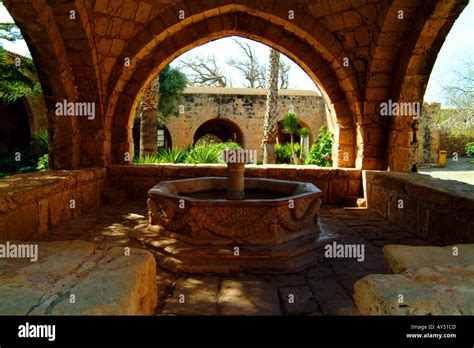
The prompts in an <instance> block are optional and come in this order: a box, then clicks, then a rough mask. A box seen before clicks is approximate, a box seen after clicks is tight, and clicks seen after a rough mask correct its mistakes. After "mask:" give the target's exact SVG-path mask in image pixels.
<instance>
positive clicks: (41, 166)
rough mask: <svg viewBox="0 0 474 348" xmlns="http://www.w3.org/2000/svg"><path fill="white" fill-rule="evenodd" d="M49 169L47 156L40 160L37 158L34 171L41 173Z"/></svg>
mask: <svg viewBox="0 0 474 348" xmlns="http://www.w3.org/2000/svg"><path fill="white" fill-rule="evenodd" d="M48 169H49V155H48V154H44V155H43V156H41V157H40V158H38V162H37V164H36V170H39V171H43V170H48Z"/></svg>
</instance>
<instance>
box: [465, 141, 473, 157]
mask: <svg viewBox="0 0 474 348" xmlns="http://www.w3.org/2000/svg"><path fill="white" fill-rule="evenodd" d="M466 153H467V154H468V155H469V156H474V141H473V142H470V143H467V144H466Z"/></svg>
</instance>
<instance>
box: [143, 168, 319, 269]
mask: <svg viewBox="0 0 474 348" xmlns="http://www.w3.org/2000/svg"><path fill="white" fill-rule="evenodd" d="M244 187H245V196H244V199H242V200H227V199H225V197H226V190H227V179H226V178H221V177H202V178H194V179H184V180H173V181H164V182H161V183H160V184H158V185H156V186H155V187H153V188H152V189H151V190H150V191H149V192H148V196H149V198H148V210H149V218H150V226H149V230H150V231H154V232H155V233H156V236H155V237H154V238H150V240H149V241H148V244H150V245H154V246H155V248H156V249H157V251H158V252H159V253H161V254H162V256H163V257H162V259H161V261H162V263H163V266H165V267H168V268H172V269H174V270H181V271H187V272H219V273H221V272H222V273H230V272H242V271H248V272H264V273H285V272H292V271H297V270H300V269H302V268H305V267H306V266H308V265H309V264H311V263H313V262H315V260H316V252H315V249H316V248H317V247H318V246H320V245H321V243H322V240H321V238H319V236H320V229H319V226H318V223H317V219H318V213H319V208H320V205H321V196H322V192H321V191H320V190H319V189H318V188H317V187H316V186H314V185H313V184H310V183H302V182H292V181H283V180H272V179H245V181H244ZM323 239H324V241H325V242H327V239H328V238H323Z"/></svg>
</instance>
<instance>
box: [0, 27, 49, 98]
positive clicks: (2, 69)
mask: <svg viewBox="0 0 474 348" xmlns="http://www.w3.org/2000/svg"><path fill="white" fill-rule="evenodd" d="M0 39H3V40H7V41H11V42H14V41H17V40H21V39H22V36H21V33H20V30H19V29H18V27H17V26H16V25H15V24H14V23H1V24H0ZM41 93H42V92H41V86H40V84H39V81H38V74H37V72H36V68H35V65H34V63H33V60H32V59H31V58H28V57H21V56H18V55H15V54H14V53H10V52H8V51H7V50H6V49H5V48H3V46H1V45H0V98H1V99H2V100H3V103H5V104H8V103H14V102H15V101H17V100H18V99H19V98H22V97H26V96H38V95H41Z"/></svg>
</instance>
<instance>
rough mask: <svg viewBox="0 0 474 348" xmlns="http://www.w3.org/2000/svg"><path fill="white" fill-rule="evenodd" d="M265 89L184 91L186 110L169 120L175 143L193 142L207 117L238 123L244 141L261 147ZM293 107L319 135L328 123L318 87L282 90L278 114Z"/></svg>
mask: <svg viewBox="0 0 474 348" xmlns="http://www.w3.org/2000/svg"><path fill="white" fill-rule="evenodd" d="M266 93H267V91H266V90H265V89H254V88H209V87H206V88H202V87H192V88H188V89H186V90H185V92H184V101H183V111H184V112H183V113H182V114H181V115H179V116H178V117H172V118H171V119H170V120H169V121H167V123H166V127H167V128H168V131H169V132H170V135H171V142H172V144H173V147H178V148H185V147H186V146H187V145H188V144H192V143H193V137H194V135H195V133H196V131H197V130H198V128H199V127H200V126H201V125H202V124H203V123H204V122H206V121H210V120H223V121H224V122H231V123H232V124H233V125H235V126H237V128H238V129H239V130H240V132H241V133H242V135H243V139H242V140H243V141H242V143H243V144H242V145H244V146H245V148H247V149H252V150H258V151H260V145H261V143H262V137H263V119H264V116H265V103H266V97H267V96H266ZM288 111H293V112H295V113H296V114H297V116H298V118H299V119H300V121H301V123H300V125H301V126H302V127H307V128H309V129H310V131H311V135H312V136H311V137H310V139H311V140H313V139H315V138H316V137H317V134H318V130H319V128H320V127H321V126H322V125H327V121H326V108H325V104H324V100H323V98H322V97H321V96H319V95H318V94H317V93H316V91H299V90H280V91H279V95H278V111H277V113H278V118H279V120H281V119H283V117H284V115H285V114H286V113H287V112H288Z"/></svg>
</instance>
